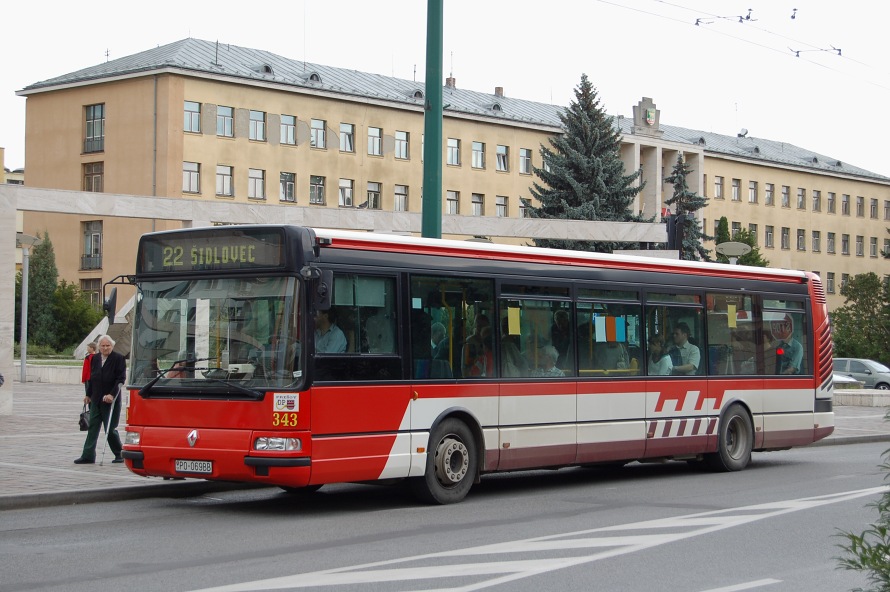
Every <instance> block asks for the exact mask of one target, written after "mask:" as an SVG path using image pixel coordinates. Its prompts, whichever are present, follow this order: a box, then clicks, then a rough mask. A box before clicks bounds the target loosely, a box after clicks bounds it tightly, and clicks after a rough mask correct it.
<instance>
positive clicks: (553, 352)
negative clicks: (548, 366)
mask: <svg viewBox="0 0 890 592" xmlns="http://www.w3.org/2000/svg"><path fill="white" fill-rule="evenodd" d="M541 353H542V354H544V355H545V356H549V357H550V358H551V359H552V360H553V362H554V363H556V360H558V359H559V351H558V350H557V349H556V348H555V347H553V346H552V345H545V346H544V347H542V348H541Z"/></svg>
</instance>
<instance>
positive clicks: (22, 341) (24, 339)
mask: <svg viewBox="0 0 890 592" xmlns="http://www.w3.org/2000/svg"><path fill="white" fill-rule="evenodd" d="M28 251H29V248H28V246H27V245H25V244H24V243H23V244H22V329H21V332H20V335H19V351H20V352H21V367H20V368H19V369H20V370H21V372H20V377H19V378H20V381H21V382H22V384H24V383H25V382H27V380H28V374H27V368H26V364H27V363H28Z"/></svg>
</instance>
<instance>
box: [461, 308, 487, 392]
mask: <svg viewBox="0 0 890 592" xmlns="http://www.w3.org/2000/svg"><path fill="white" fill-rule="evenodd" d="M486 327H488V328H489V331H490V330H491V329H490V327H491V322H490V321H489V320H488V315H485V314H483V313H479V314H477V315H476V318H475V319H474V323H473V334H472V335H470V336H469V337H467V340H466V341H465V342H464V349H463V352H462V353H461V365H462V367H463V375H464V376H478V375H479V369H478V367H477V365H476V363H477V362H478V361H479V358H480V356H482V355H483V354H484V347H483V343H482V330H483V329H485V328H486ZM474 368H475V370H474Z"/></svg>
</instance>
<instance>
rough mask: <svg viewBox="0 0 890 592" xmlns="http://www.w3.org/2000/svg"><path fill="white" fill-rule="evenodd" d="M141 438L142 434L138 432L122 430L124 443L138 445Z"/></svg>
mask: <svg viewBox="0 0 890 592" xmlns="http://www.w3.org/2000/svg"><path fill="white" fill-rule="evenodd" d="M141 440H142V434H140V433H139V432H124V444H129V445H130V446H139V442H140V441H141Z"/></svg>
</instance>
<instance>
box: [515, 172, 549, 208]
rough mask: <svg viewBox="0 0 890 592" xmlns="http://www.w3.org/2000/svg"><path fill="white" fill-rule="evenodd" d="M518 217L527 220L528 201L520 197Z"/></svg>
mask: <svg viewBox="0 0 890 592" xmlns="http://www.w3.org/2000/svg"><path fill="white" fill-rule="evenodd" d="M545 164H546V163H545ZM519 217H520V218H528V201H527V200H524V199H522V198H521V197H520V198H519Z"/></svg>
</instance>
